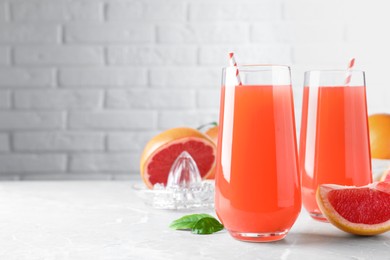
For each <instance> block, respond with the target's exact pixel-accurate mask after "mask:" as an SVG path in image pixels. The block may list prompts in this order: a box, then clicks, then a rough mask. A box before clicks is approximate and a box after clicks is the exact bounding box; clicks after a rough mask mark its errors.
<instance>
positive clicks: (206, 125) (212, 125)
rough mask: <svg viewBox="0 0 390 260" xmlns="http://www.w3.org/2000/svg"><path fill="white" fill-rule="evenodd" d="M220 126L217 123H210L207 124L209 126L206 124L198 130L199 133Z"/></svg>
mask: <svg viewBox="0 0 390 260" xmlns="http://www.w3.org/2000/svg"><path fill="white" fill-rule="evenodd" d="M217 125H218V123H217V122H215V121H214V122H210V123H207V124H204V125H201V126H199V127H198V128H196V129H197V130H199V131H202V130H203V129H204V128H206V127H207V128H211V127H214V126H217Z"/></svg>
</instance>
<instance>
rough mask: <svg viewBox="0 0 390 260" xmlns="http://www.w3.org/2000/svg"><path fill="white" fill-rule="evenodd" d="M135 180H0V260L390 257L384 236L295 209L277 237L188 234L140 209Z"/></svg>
mask: <svg viewBox="0 0 390 260" xmlns="http://www.w3.org/2000/svg"><path fill="white" fill-rule="evenodd" d="M133 183H134V182H129V181H126V182H125V181H122V182H108V181H107V182H96V181H85V182H1V183H0V259H1V260H3V259H4V260H13V259H17V260H23V259H29V260H34V259H45V260H50V259H55V260H62V259H72V260H73V259H74V260H78V259H83V260H88V259H94V260H99V259H123V260H124V259H126V260H129V259H135V260H138V259H140V260H142V259H148V260H150V259H151V260H153V259H164V260H167V259H169V260H170V259H173V260H174V259H205V260H206V259H207V260H212V259H241V260H246V259H316V260H317V259H332V260H336V259H390V232H389V233H387V234H382V235H378V236H373V237H357V236H352V235H349V234H347V233H344V232H342V231H340V230H338V229H336V228H335V227H333V226H332V225H331V224H327V223H320V222H316V221H314V220H312V219H310V218H309V217H308V215H307V213H306V212H305V211H304V210H302V213H301V215H300V217H299V218H298V220H297V222H296V223H295V225H294V226H293V228H292V229H291V231H290V233H289V234H288V235H287V237H286V238H285V239H284V240H281V241H278V242H273V243H247V242H240V241H236V240H234V239H233V238H231V237H230V235H229V234H228V233H227V232H226V231H221V232H219V233H216V234H212V235H193V234H191V233H190V232H186V231H174V230H171V229H169V228H168V226H169V223H170V222H171V221H172V220H174V219H176V218H178V217H181V216H182V215H184V214H189V213H212V214H214V213H213V211H207V210H196V211H186V212H183V211H168V210H157V209H153V208H150V207H148V206H146V205H144V204H143V202H142V201H140V199H139V198H138V197H137V196H136V195H135V192H134V190H133V189H132V184H133Z"/></svg>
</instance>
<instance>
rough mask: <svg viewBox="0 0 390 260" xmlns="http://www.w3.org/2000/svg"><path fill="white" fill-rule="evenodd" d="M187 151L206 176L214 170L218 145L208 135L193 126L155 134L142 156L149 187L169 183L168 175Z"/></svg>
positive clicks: (142, 175) (143, 177) (201, 173)
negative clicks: (178, 158) (177, 160)
mask: <svg viewBox="0 0 390 260" xmlns="http://www.w3.org/2000/svg"><path fill="white" fill-rule="evenodd" d="M183 151H187V152H188V153H189V154H190V155H191V156H192V158H193V159H194V160H195V162H196V165H197V166H198V169H199V173H200V175H201V177H202V179H205V178H207V177H208V176H209V175H210V174H212V173H213V171H214V168H215V154H216V146H215V144H214V142H213V141H212V140H211V139H210V138H209V137H207V136H206V135H205V134H203V133H201V132H200V131H198V130H196V129H193V128H186V127H179V128H172V129H169V130H167V131H164V132H162V133H160V134H158V135H156V136H155V137H153V138H152V139H151V140H150V141H149V142H148V143H147V144H146V146H145V148H144V151H143V153H142V155H141V162H140V171H141V177H142V180H143V181H144V183H145V184H146V186H148V188H150V189H151V188H153V186H154V185H155V184H156V183H161V184H163V185H166V184H167V180H168V174H169V171H170V169H171V166H172V164H173V163H174V161H175V160H176V158H177V157H178V156H179V155H180V154H181V153H182V152H183Z"/></svg>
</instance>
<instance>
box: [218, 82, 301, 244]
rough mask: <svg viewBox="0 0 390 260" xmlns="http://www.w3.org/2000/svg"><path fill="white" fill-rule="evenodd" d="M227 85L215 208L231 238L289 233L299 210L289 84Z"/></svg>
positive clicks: (291, 99) (221, 118)
mask: <svg viewBox="0 0 390 260" xmlns="http://www.w3.org/2000/svg"><path fill="white" fill-rule="evenodd" d="M231 88H232V90H231V94H229V95H230V98H229V97H227V96H225V95H226V94H227V92H226V87H222V90H221V110H220V123H219V135H218V138H219V140H218V149H217V166H216V167H217V168H216V169H217V173H216V205H215V206H216V212H217V214H218V216H219V218H220V219H221V221H222V222H223V224H224V225H225V227H226V229H228V230H229V232H230V233H231V235H232V236H233V237H236V236H235V232H238V231H240V232H241V233H245V232H248V233H264V234H266V233H275V231H280V232H285V231H288V230H289V229H290V228H291V226H292V225H293V223H294V222H295V220H296V218H297V216H298V214H299V212H300V208H301V191H300V182H299V171H298V162H297V151H296V138H295V121H294V108H293V107H294V105H293V97H292V88H291V86H290V85H285V86H284V85H283V86H272V85H244V86H242V85H240V86H236V87H231ZM227 108H229V109H227ZM277 233H278V232H276V234H277ZM236 238H237V237H236ZM238 239H240V240H243V238H242V237H241V238H238ZM279 239H280V238H279ZM244 240H251V238H250V237H248V238H247V239H244ZM265 240H266V239H265ZM269 240H273V239H272V238H270V239H269Z"/></svg>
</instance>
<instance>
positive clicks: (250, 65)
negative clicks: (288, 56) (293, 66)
mask: <svg viewBox="0 0 390 260" xmlns="http://www.w3.org/2000/svg"><path fill="white" fill-rule="evenodd" d="M233 67H235V68H238V69H239V70H240V69H241V70H243V69H245V68H248V69H251V68H286V69H290V66H289V65H284V64H242V65H237V66H225V67H223V69H228V68H233Z"/></svg>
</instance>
